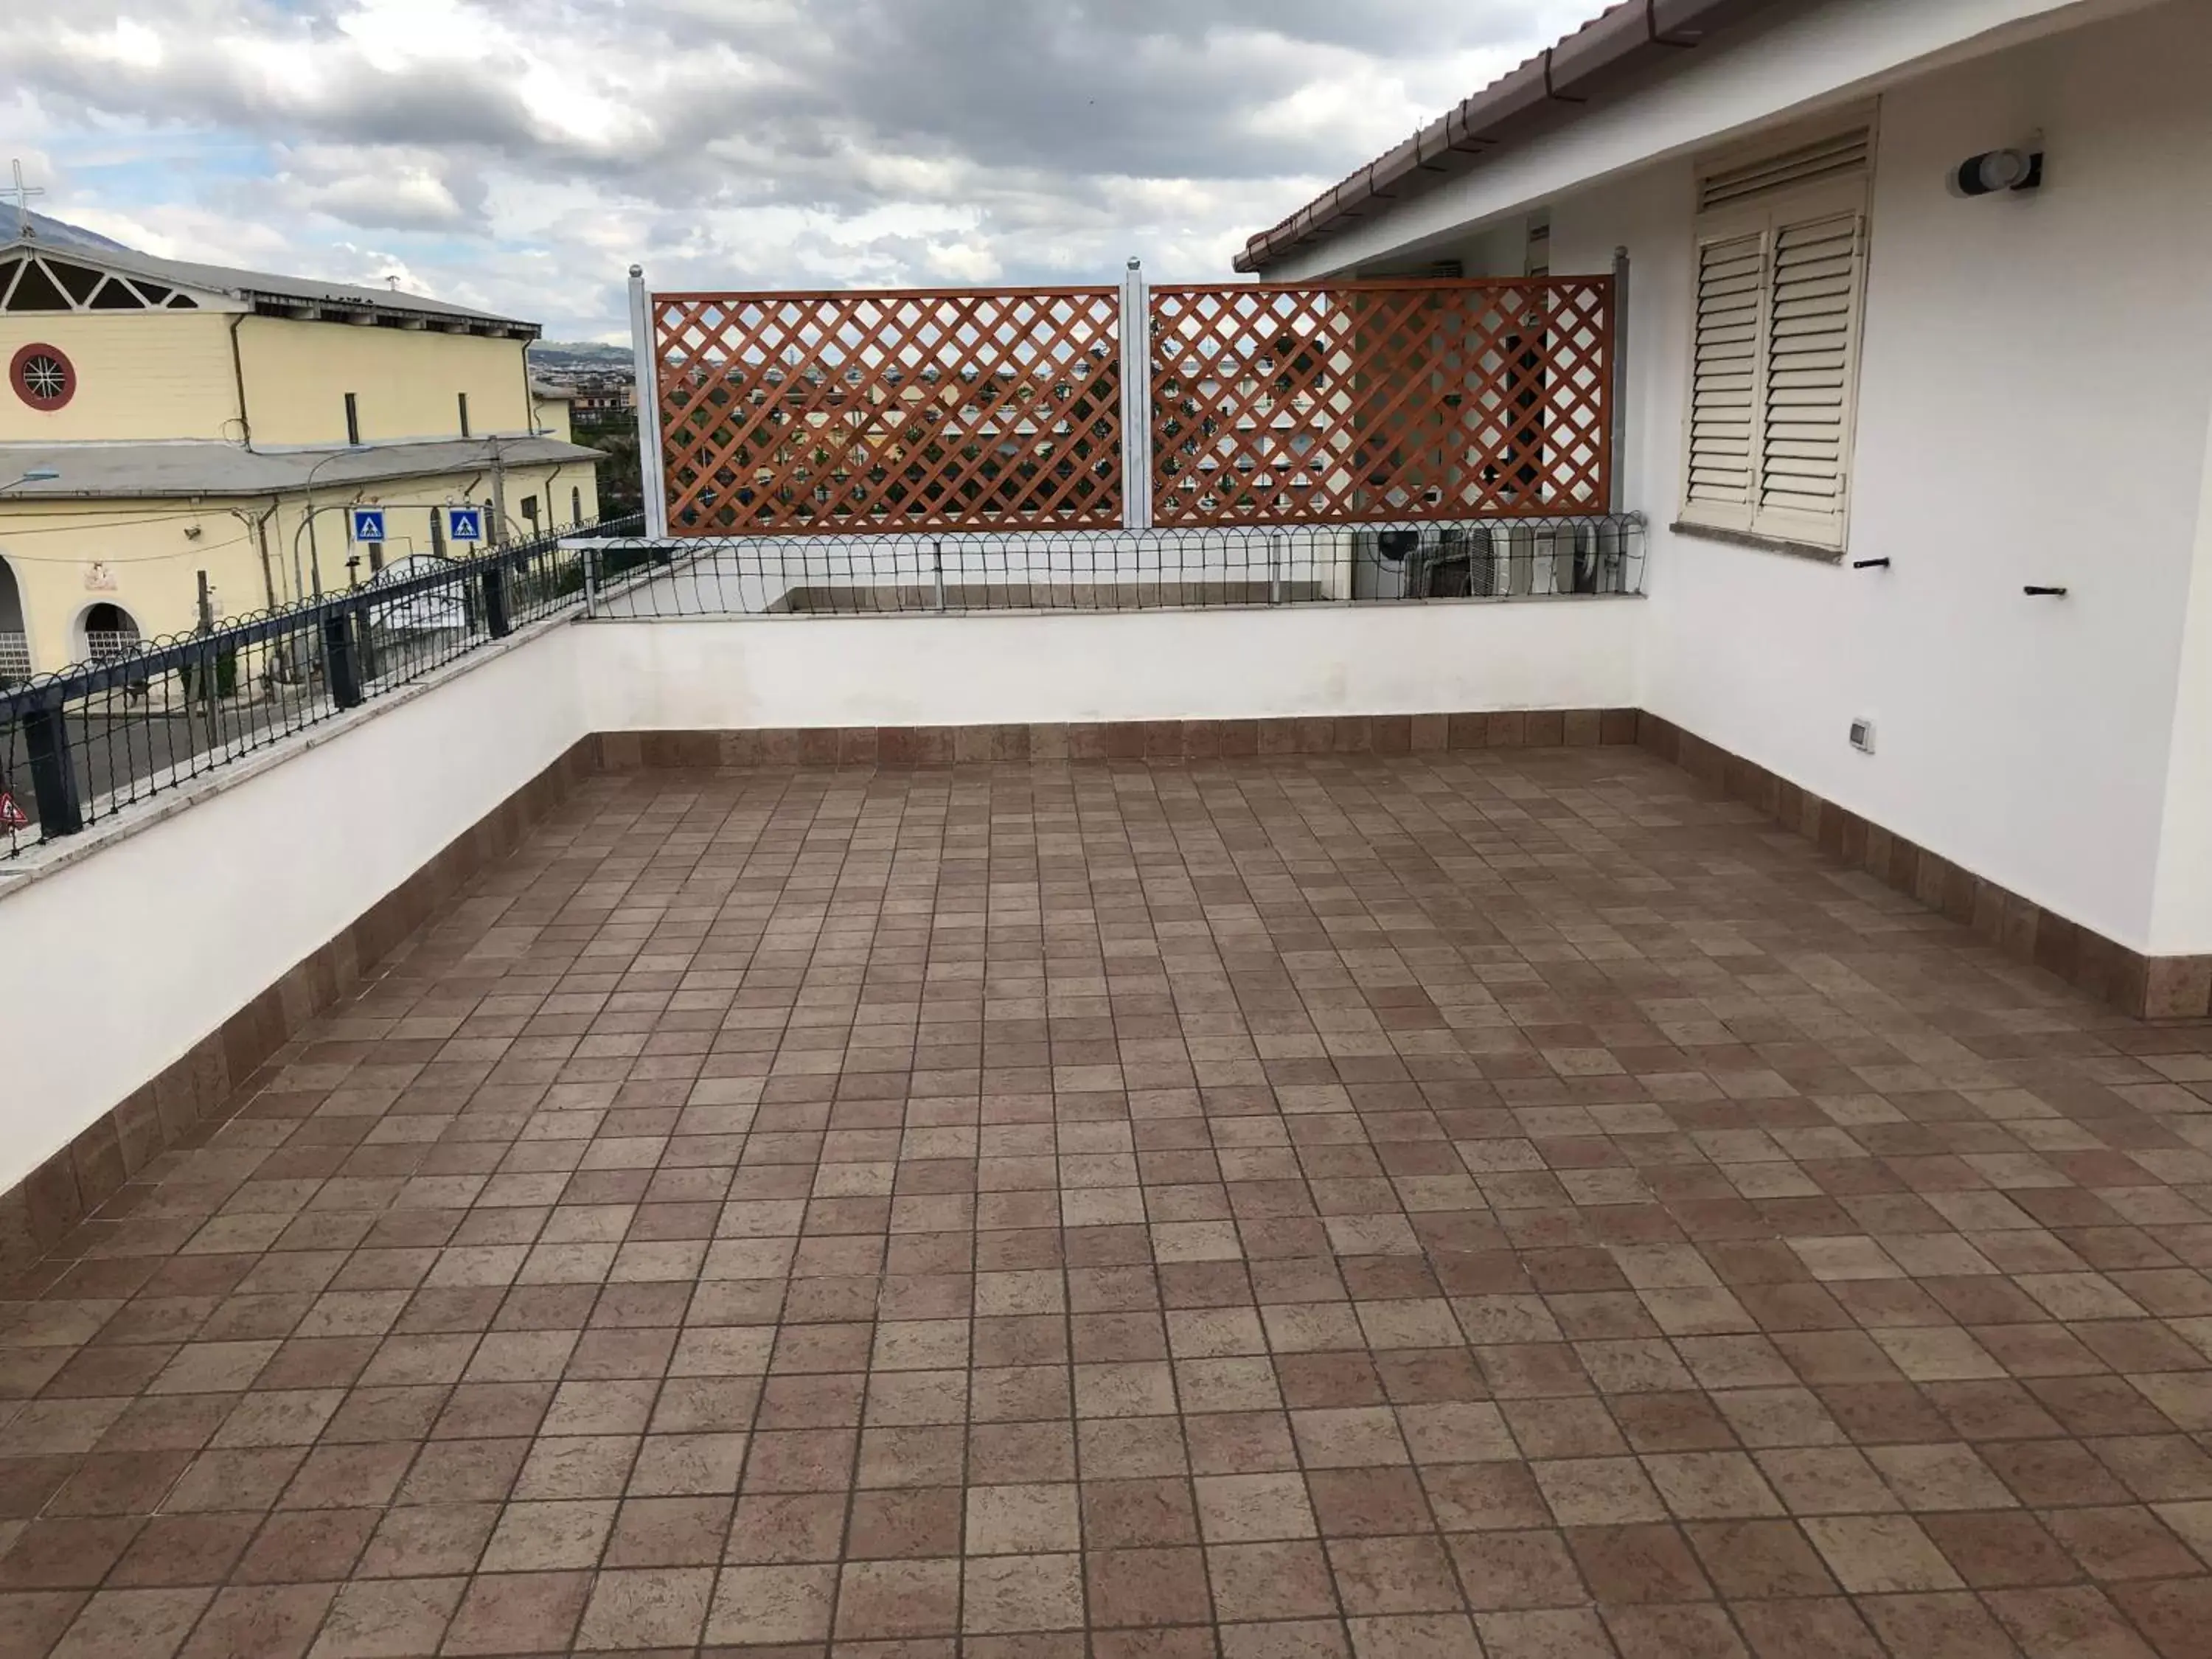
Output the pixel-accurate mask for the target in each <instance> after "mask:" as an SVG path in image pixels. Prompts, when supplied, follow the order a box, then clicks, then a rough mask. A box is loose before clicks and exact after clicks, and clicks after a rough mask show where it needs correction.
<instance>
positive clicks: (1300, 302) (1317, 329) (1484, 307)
mask: <svg viewBox="0 0 2212 1659" xmlns="http://www.w3.org/2000/svg"><path fill="white" fill-rule="evenodd" d="M1612 300H1613V283H1612V279H1611V278H1610V277H1603V276H1596V277H1590V276H1580V277H1564V278H1549V277H1532V278H1529V279H1528V280H1525V281H1520V282H1498V281H1441V280H1428V281H1407V282H1372V283H1319V284H1312V285H1304V286H1298V287H1282V286H1275V285H1267V286H1254V287H1246V288H1229V287H1218V286H1208V287H1175V288H1158V289H1154V290H1153V291H1152V471H1153V495H1152V516H1153V520H1154V522H1156V523H1158V524H1162V525H1219V524H1285V523H1328V522H1331V521H1341V522H1353V523H1357V522H1360V521H1363V520H1364V521H1376V520H1406V519H1475V518H1526V517H1534V516H1539V515H1542V516H1549V515H1552V514H1555V513H1602V512H1605V511H1607V507H1608V506H1609V499H1608V498H1609V495H1610V492H1611V476H1610V475H1611V468H1612V459H1613V457H1612V397H1613V385H1612V382H1613V361H1612V360H1613V305H1612Z"/></svg>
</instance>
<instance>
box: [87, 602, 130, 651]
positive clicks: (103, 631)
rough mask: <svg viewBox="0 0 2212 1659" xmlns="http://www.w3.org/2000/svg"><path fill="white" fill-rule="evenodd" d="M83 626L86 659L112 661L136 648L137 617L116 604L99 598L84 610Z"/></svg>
mask: <svg viewBox="0 0 2212 1659" xmlns="http://www.w3.org/2000/svg"><path fill="white" fill-rule="evenodd" d="M82 627H83V629H84V658H85V660H86V661H87V662H113V661H114V660H115V659H117V658H118V657H127V656H129V655H131V653H133V652H135V651H136V650H137V649H138V623H137V618H136V617H133V616H131V613H130V612H129V611H125V609H124V608H123V607H122V606H121V605H111V604H109V603H107V602H106V600H102V601H101V602H100V604H98V605H94V606H93V607H92V608H91V609H89V610H88V611H86V612H85V613H84V621H83V623H82Z"/></svg>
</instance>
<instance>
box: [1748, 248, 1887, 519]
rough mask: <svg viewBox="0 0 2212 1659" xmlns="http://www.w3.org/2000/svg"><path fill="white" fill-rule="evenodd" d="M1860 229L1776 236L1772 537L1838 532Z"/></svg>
mask: <svg viewBox="0 0 2212 1659" xmlns="http://www.w3.org/2000/svg"><path fill="white" fill-rule="evenodd" d="M1865 224H1866V221H1865V218H1864V216H1863V215H1861V214H1857V213H1838V214H1830V215H1826V216H1821V217H1818V218H1813V219H1803V220H1798V221H1796V222H1791V223H1785V224H1781V225H1778V226H1777V227H1776V228H1775V231H1774V269H1773V276H1772V278H1771V281H1770V283H1768V302H1769V303H1768V315H1769V318H1770V321H1769V323H1768V325H1767V337H1766V349H1765V371H1766V372H1765V384H1766V399H1765V404H1766V406H1765V420H1764V422H1762V425H1761V428H1760V432H1759V503H1758V505H1759V516H1760V517H1761V518H1762V519H1765V520H1771V521H1773V522H1774V524H1775V526H1776V528H1777V529H1778V531H1779V530H1781V529H1782V528H1783V526H1782V523H1781V521H1782V520H1784V519H1787V520H1791V521H1793V522H1794V521H1796V520H1809V521H1812V522H1809V523H1808V524H1806V525H1805V526H1804V527H1805V528H1807V529H1808V530H1811V531H1813V532H1815V533H1820V532H1825V531H1827V530H1829V529H1831V528H1839V527H1840V523H1841V520H1842V518H1843V512H1844V462H1845V460H1846V459H1847V458H1848V456H1849V453H1850V413H1851V382H1852V373H1851V371H1852V368H1853V364H1854V360H1855V358H1856V356H1857V333H1858V312H1859V293H1860V288H1861V282H1860V274H1861V272H1862V270H1863V269H1864V265H1865V260H1864V258H1863V242H1864V236H1865Z"/></svg>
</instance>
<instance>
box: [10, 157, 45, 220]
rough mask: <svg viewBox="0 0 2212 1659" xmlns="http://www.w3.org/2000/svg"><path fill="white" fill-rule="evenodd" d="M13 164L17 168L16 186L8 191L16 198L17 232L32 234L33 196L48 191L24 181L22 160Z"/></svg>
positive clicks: (41, 194)
mask: <svg viewBox="0 0 2212 1659" xmlns="http://www.w3.org/2000/svg"><path fill="white" fill-rule="evenodd" d="M13 166H14V167H15V188H14V189H12V190H10V191H9V192H8V193H9V195H10V196H13V197H15V234H16V235H18V236H30V235H32V234H34V233H33V231H32V229H31V198H32V197H33V196H44V195H45V194H46V191H44V190H41V189H40V188H39V187H38V186H37V185H27V184H25V183H24V182H23V164H22V162H21V161H15V162H14V163H13Z"/></svg>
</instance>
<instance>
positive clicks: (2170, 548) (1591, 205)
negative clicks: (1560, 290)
mask: <svg viewBox="0 0 2212 1659" xmlns="http://www.w3.org/2000/svg"><path fill="white" fill-rule="evenodd" d="M2208 62H2212V8H2206V7H2203V6H2200V5H2196V4H2183V3H2175V4H2169V5H2166V6H2163V7H2160V8H2158V9H2154V10H2152V11H2148V12H2142V13H2136V14H2133V15H2126V16H2123V17H2120V18H2118V19H2116V20H2113V21H2104V22H2099V23H2096V24H2094V25H2093V26H2091V27H2085V28H2082V29H2080V30H2078V31H2075V32H2074V33H2068V34H2064V35H2061V36H2054V37H2051V38H2047V39H2043V40H2036V41H2033V42H2031V43H2029V44H2027V45H2024V46H2016V47H2013V48H2010V49H2008V50H2006V51H2004V52H1999V53H1996V54H1995V55H1992V56H1989V57H1985V58H1978V59H1975V60H1972V61H1970V62H1966V63H1964V64H1957V65H1954V66H1952V67H1949V68H1946V69H1943V70H1937V71H1936V72H1933V73H1930V74H1929V75H1927V76H1923V77H1921V78H1918V79H1915V80H1912V81H1910V82H1906V83H1905V84H1903V85H1900V86H1898V87H1895V88H1891V89H1890V90H1889V91H1888V92H1887V93H1886V94H1884V96H1883V97H1882V99H1881V114H1880V136H1879V141H1878V156H1877V161H1876V168H1875V185H1874V194H1873V206H1872V210H1871V215H1870V224H1871V255H1870V266H1869V278H1868V290H1867V303H1866V317H1865V331H1864V337H1863V359H1862V369H1861V380H1860V390H1859V407H1858V415H1857V453H1856V456H1855V459H1854V465H1853V477H1852V481H1851V526H1850V548H1849V551H1848V553H1847V555H1846V558H1845V562H1844V564H1843V565H1841V566H1836V565H1831V564H1826V563H1822V562H1814V561H1812V560H1808V559H1802V558H1797V557H1793V556H1789V555H1784V554H1777V553H1771V552H1763V551H1756V550H1748V549H1744V548H1740V547H1735V546H1729V545H1726V544H1719V543H1716V542H1713V541H1711V540H1705V539H1692V538H1688V537H1684V536H1677V535H1673V534H1670V533H1668V532H1667V531H1666V530H1665V528H1664V526H1665V525H1666V523H1667V521H1668V520H1670V519H1671V518H1672V517H1673V516H1674V513H1676V512H1677V511H1678V510H1679V508H1680V501H1681V477H1682V447H1683V400H1684V395H1685V394H1684V381H1685V374H1686V365H1687V358H1688V351H1689V346H1688V321H1689V308H1690V294H1689V283H1690V269H1691V242H1690V221H1691V210H1692V194H1691V175H1690V171H1689V164H1688V162H1687V161H1679V162H1674V163H1670V164H1668V165H1665V166H1662V167H1654V168H1651V169H1648V170H1646V171H1645V172H1644V173H1641V174H1638V175H1636V176H1633V177H1631V178H1627V179H1621V180H1619V181H1617V182H1615V183H1613V184H1611V185H1607V186H1604V187H1602V188H1599V189H1595V190H1591V191H1585V192H1582V193H1580V194H1577V195H1573V196H1569V197H1564V198H1562V199H1560V200H1559V201H1558V202H1556V203H1555V204H1553V219H1552V222H1553V232H1552V242H1553V268H1554V269H1555V270H1559V271H1563V272H1566V271H1578V270H1602V269H1604V268H1605V265H1606V264H1607V261H1608V260H1609V259H1610V258H1611V256H1612V251H1613V247H1614V246H1615V245H1616V244H1620V243H1626V245H1627V246H1629V248H1630V250H1631V253H1632V260H1633V276H1632V283H1631V295H1632V299H1631V314H1630V319H1629V337H1630V354H1631V356H1630V375H1631V383H1630V394H1629V395H1630V398H1631V403H1630V409H1629V434H1630V454H1629V457H1628V472H1627V483H1628V494H1627V499H1628V501H1629V502H1630V503H1631V504H1632V505H1634V506H1638V507H1643V508H1644V510H1645V511H1647V512H1648V513H1650V514H1651V516H1652V519H1653V520H1654V522H1655V533H1654V536H1653V558H1652V567H1651V574H1650V592H1651V595H1652V599H1651V611H1652V614H1651V619H1650V639H1649V641H1648V649H1647V653H1646V656H1645V662H1646V680H1645V683H1644V696H1643V702H1644V707H1646V708H1650V709H1652V710H1653V711H1654V712H1656V713H1657V714H1662V715H1665V716H1666V717H1668V719H1670V720H1675V721H1677V722H1679V723H1680V724H1681V725H1682V726H1686V727H1687V728H1688V729H1689V730H1691V731H1692V732H1696V733H1698V734H1699V735H1700V736H1702V737H1705V738H1708V739H1710V740H1711V741H1713V742H1715V743H1717V744H1721V745H1723V747H1726V748H1728V749H1731V750H1735V751H1736V752H1738V753H1740V754H1742V755H1745V756H1747V757H1749V758H1751V759H1753V760H1754V761H1757V762H1759V763H1760V764H1762V765H1765V766H1766V767H1769V768H1771V769H1773V770H1774V771H1776V772H1778V773H1779V774H1781V775H1784V776H1785V777H1787V778H1790V779H1791V780H1792V781H1796V782H1797V783H1799V784H1801V785H1802V786H1804V787H1808V788H1809V789H1812V790H1814V791H1816V792H1818V793H1820V794H1821V795H1823V796H1825V797H1826V798H1828V799H1832V800H1834V801H1837V802H1838V803H1840V804H1842V805H1845V806H1848V807H1850V809H1852V810H1853V811H1857V812H1860V813H1862V814H1863V815H1864V816H1865V817H1868V818H1869V819H1871V820H1872V821H1874V822H1875V823H1881V824H1883V825H1885V826H1887V827H1888V828H1890V829H1893V830H1895V831H1897V832H1898V833H1899V834H1901V835H1904V836H1908V837H1910V838H1911V839H1912V840H1913V841H1915V842H1919V843H1920V844H1922V845H1923V846H1926V847H1928V848H1931V849H1933V850H1934V851H1936V852H1937V853H1939V854H1942V855H1943V856H1945V857H1946V858H1948V859H1950V860H1953V861H1954V862H1956V863H1958V864H1960V865H1962V866H1966V868H1968V869H1970V870H1972V871H1974V872H1977V873H1978V874H1980V875H1982V876H1984V877H1986V878H1990V879H1992V880H1994V881H1996V882H1998V883H2001V884H2003V885H2004V886H2006V887H2008V888H2011V889H2012V890H2015V891H2017V892H2019V893H2021V894H2023V895H2024V896H2027V897H2029V898H2031V899H2033V900H2034V901H2036V902H2039V903H2040V904H2042V905H2044V906H2045V907H2047V908H2051V909H2052V910H2055V911H2057V912H2058V913H2059V914H2061V915H2065V916H2067V917H2069V918H2070V919H2072V920H2074V921H2078V922H2080V923H2082V924H2084V925H2086V926H2087V927H2092V928H2093V929H2095V930H2096V931H2098V932H2100V933H2104V934H2106V935H2108V936H2109V937H2112V938H2113V939H2118V940H2119V941H2120V942H2121V943H2123V944H2125V945H2130V946H2131V947H2133V948H2136V949H2138V950H2154V951H2168V952H2199V951H2212V876H2208V875H2205V874H2203V873H2202V872H2201V870H2200V868H2199V866H2202V864H2203V862H2205V860H2203V858H2202V857H2201V855H2197V854H2192V853H2191V852H2189V851H2185V849H2183V848H2169V849H2168V854H2167V859H2166V868H2165V871H2164V874H2163V878H2162V879H2154V872H2159V871H2160V840H2161V834H2162V833H2165V834H2168V835H2171V834H2172V833H2174V832H2175V831H2176V830H2179V829H2183V828H2184V826H2193V833H2194V834H2195V835H2196V836H2197V837H2198V838H2197V841H2196V842H2195V846H2196V848H2205V847H2206V846H2207V843H2206V842H2205V841H2204V840H2203V838H2202V837H2203V833H2204V831H2205V830H2206V829H2208V828H2212V763H2208V762H2206V761H2204V760H2203V758H2201V757H2202V753H2203V743H2202V742H2201V741H2197V740H2192V742H2191V744H2189V745H2187V746H2188V748H2189V750H2190V752H2189V753H2188V754H2187V755H2185V756H2184V757H2182V758H2183V760H2184V761H2185V765H2183V766H2182V767H2180V768H2179V769H2176V770H2175V771H2174V772H2173V787H2174V791H2175V793H2176V799H2174V800H2173V801H2172V802H2171V803H2169V801H2168V799H2167V780H2168V773H2169V764H2168V763H2169V757H2170V756H2171V755H2172V753H2173V750H2174V746H2175V741H2176V729H2175V725H2174V712H2175V700H2176V694H2177V684H2178V682H2179V677H2180V671H2181V670H2180V664H2181V652H2182V642H2183V623H2184V618H2185V614H2186V611H2187V602H2188V600H2189V598H2190V595H2191V574H2192V567H2193V565H2194V564H2195V563H2196V562H2197V561H2198V559H2199V558H2200V556H2212V548H2208V547H2206V546H2204V545H2203V544H2201V543H2200V537H2199V524H2200V518H2201V517H2202V515H2203V511H2204V505H2203V478H2204V472H2205V465H2206V456H2207V423H2208V418H2212V280H2208V278H2207V271H2208V270H2212V213H2208V212H2206V210H2205V209H2204V204H2205V203H2206V202H2207V201H2212V102H2208V100H2206V99H2205V97H2204V95H2203V87H2202V69H2203V65H2204V64H2206V63H2208ZM2036 128H2041V129H2042V130H2043V131H2044V134H2045V144H2046V146H2047V152H2048V156H2049V161H2048V170H2047V181H2046V183H2045V187H2044V188H2043V190H2042V191H2040V192H2039V193H2036V194H2034V195H2033V196H2020V197H2004V198H2001V199H1984V200H1978V201H1964V200H1960V199H1956V198H1954V197H1952V196H1950V195H1949V194H1948V191H1947V190H1946V188H1945V179H1946V173H1947V170H1948V169H1949V168H1950V167H1954V166H1955V164H1956V163H1957V162H1958V161H1960V159H1961V158H1963V157H1965V156H1966V155H1971V154H1973V153H1975V152H1977V151H1979V150H1983V149H1990V148H1993V147H1996V146H1998V145H2002V144H2007V143H2018V142H2020V141H2021V139H2023V138H2024V137H2026V136H2027V134H2028V133H2029V132H2030V131H2033V130H2034V129H2036ZM1869 558H1887V559H1890V560H1891V561H1892V565H1891V568H1889V569H1888V570H1887V571H1879V570H1863V571H1861V570H1853V569H1851V568H1850V564H1849V561H1850V560H1852V559H1869ZM2028 584H2049V585H2055V586H2066V587H2067V588H2069V595H2068V597H2067V598H2065V599H2028V598H2026V597H2024V596H2023V595H2022V593H2021V588H2022V586H2026V585H2028ZM2201 597H2203V596H2202V595H2201V594H2200V598H2201ZM2208 604H2212V601H2208ZM2207 621H2208V623H2212V617H2208V618H2207ZM2206 632H2207V635H2208V636H2212V627H2208V629H2207V630H2206ZM1857 715H1870V716H1872V717H1874V719H1875V722H1876V730H1877V752H1876V753H1875V754H1874V755H1872V756H1864V755H1860V754H1858V753H1857V752H1855V751H1854V750H1851V749H1850V747H1849V745H1848V743H1847V741H1846V737H1845V733H1846V729H1847V726H1848V724H1849V722H1850V720H1851V719H1852V718H1853V717H1854V716H1857ZM2203 723H2204V724H2212V722H2203ZM2192 729H2195V728H2192ZM2201 735H2202V734H2201V733H2200V736H2201ZM2170 809H2171V810H2170Z"/></svg>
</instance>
